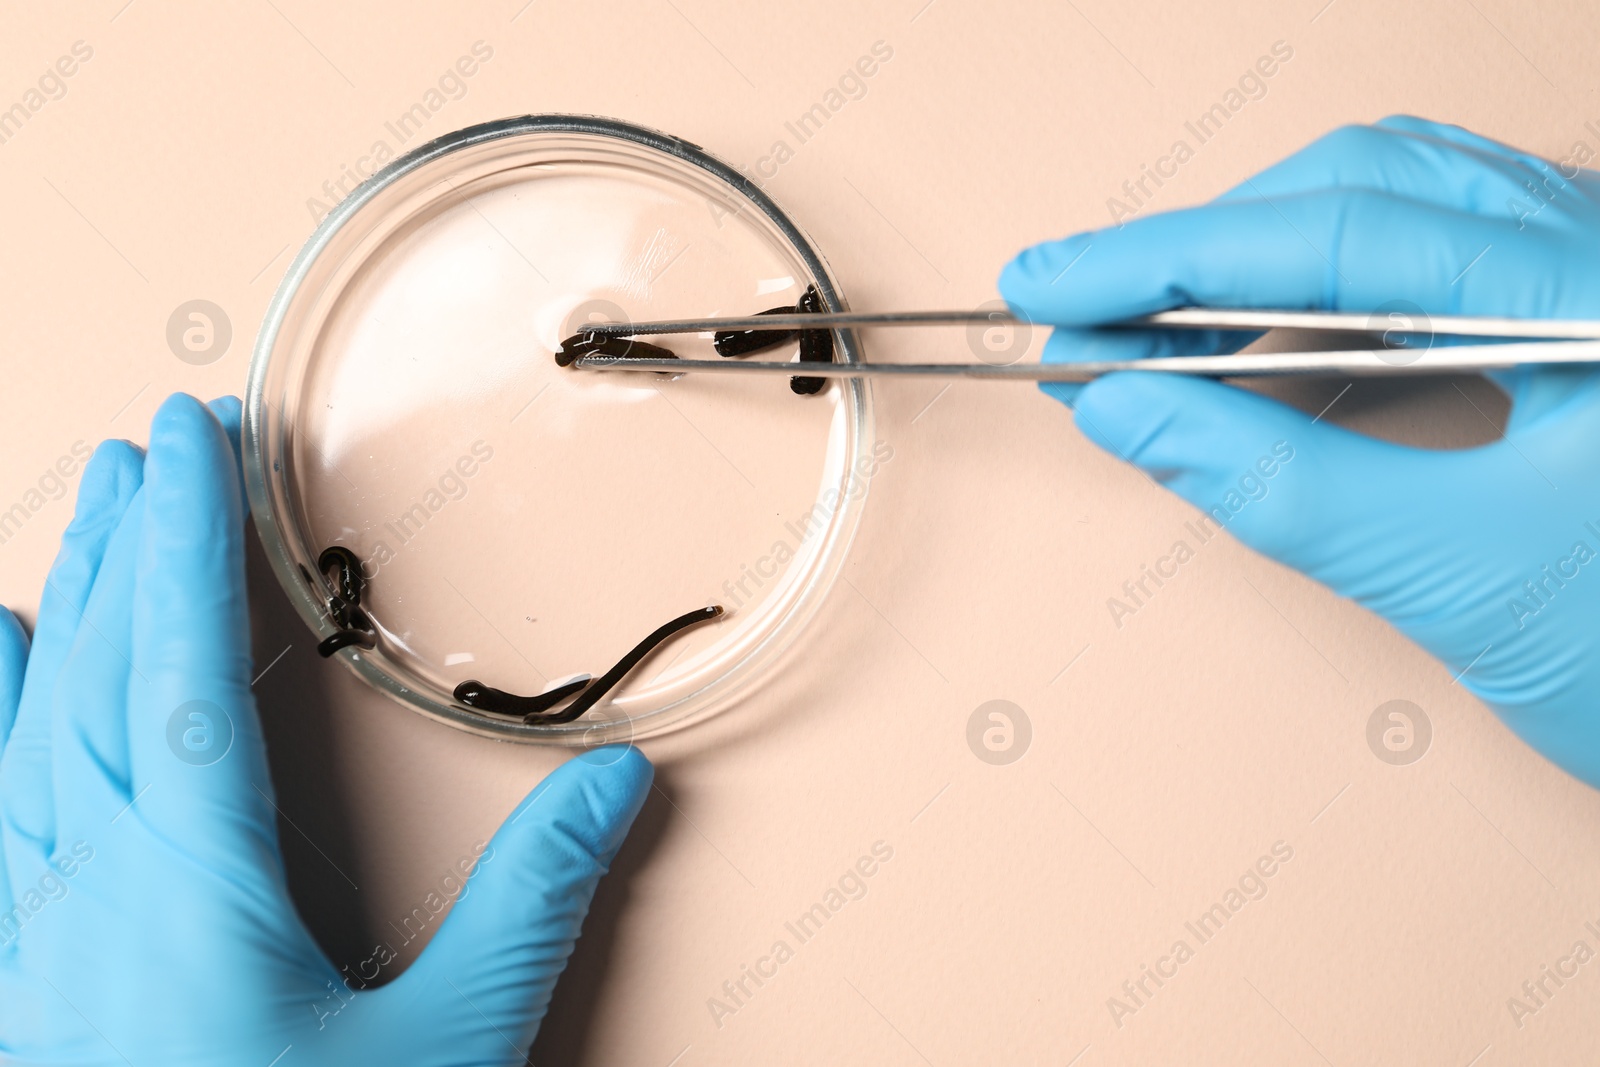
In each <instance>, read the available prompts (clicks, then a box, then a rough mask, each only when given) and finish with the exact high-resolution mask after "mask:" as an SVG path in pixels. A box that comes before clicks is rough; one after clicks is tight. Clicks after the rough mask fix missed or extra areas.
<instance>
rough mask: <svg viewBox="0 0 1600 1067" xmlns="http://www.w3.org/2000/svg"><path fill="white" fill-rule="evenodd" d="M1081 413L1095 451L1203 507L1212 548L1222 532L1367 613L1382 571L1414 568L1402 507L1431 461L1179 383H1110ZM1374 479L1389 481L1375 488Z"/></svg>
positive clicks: (1268, 403)
mask: <svg viewBox="0 0 1600 1067" xmlns="http://www.w3.org/2000/svg"><path fill="white" fill-rule="evenodd" d="M1076 412H1077V423H1078V426H1079V427H1080V428H1081V429H1082V430H1083V432H1084V433H1085V434H1086V435H1087V436H1088V437H1089V438H1090V439H1091V440H1093V441H1094V442H1096V443H1097V444H1099V445H1100V446H1101V447H1102V448H1105V449H1106V450H1107V451H1109V452H1111V453H1112V454H1114V455H1117V456H1120V457H1121V458H1123V459H1125V460H1127V461H1129V462H1132V463H1134V464H1137V465H1138V466H1139V467H1141V468H1143V469H1144V470H1145V471H1146V472H1148V473H1149V474H1150V476H1151V477H1152V478H1154V479H1155V480H1156V481H1158V482H1160V483H1161V484H1162V485H1164V486H1166V487H1167V488H1168V489H1171V490H1172V491H1173V492H1175V493H1177V494H1178V495H1179V496H1181V497H1183V498H1184V499H1185V500H1187V501H1189V503H1191V504H1193V505H1194V506H1195V507H1197V508H1199V509H1200V510H1201V511H1202V512H1203V513H1204V514H1203V515H1202V517H1201V518H1200V519H1199V520H1196V523H1195V526H1196V528H1197V529H1198V530H1200V532H1201V533H1203V534H1205V535H1206V537H1207V538H1208V539H1209V536H1210V535H1211V534H1212V533H1214V531H1215V530H1216V529H1226V530H1227V531H1228V532H1230V533H1232V534H1233V535H1234V536H1235V537H1237V538H1238V539H1239V540H1240V541H1242V542H1243V543H1244V544H1246V545H1248V546H1250V547H1251V548H1254V549H1256V550H1257V551H1259V552H1261V553H1263V554H1264V555H1267V556H1270V557H1271V558H1273V559H1276V560H1279V561H1280V562H1283V563H1285V564H1287V565H1289V566H1291V567H1294V568H1295V569H1297V570H1300V571H1303V572H1305V573H1306V574H1308V575H1310V576H1311V577H1313V578H1315V579H1317V580H1318V581H1321V582H1323V583H1324V584H1326V585H1328V586H1330V587H1332V588H1333V589H1334V590H1335V591H1336V592H1339V593H1341V594H1343V595H1346V596H1352V597H1356V598H1358V599H1363V598H1366V599H1364V602H1368V601H1369V600H1370V597H1371V596H1372V594H1373V593H1374V590H1373V589H1372V588H1370V583H1371V582H1372V580H1373V578H1374V577H1375V576H1378V577H1379V578H1380V579H1381V578H1382V576H1383V575H1384V573H1385V568H1390V569H1389V571H1388V572H1387V573H1388V580H1390V581H1391V582H1392V581H1393V580H1394V578H1395V573H1396V570H1395V568H1400V569H1404V568H1405V567H1408V566H1410V564H1405V563H1402V562H1400V561H1399V560H1398V557H1400V556H1401V555H1402V554H1403V549H1402V546H1404V545H1407V544H1409V543H1410V541H1409V540H1408V539H1407V537H1406V536H1405V534H1406V533H1407V531H1406V529H1405V525H1406V523H1407V521H1408V519H1407V518H1406V516H1407V515H1408V514H1410V513H1409V511H1408V509H1407V508H1405V507H1403V506H1401V505H1402V504H1403V503H1404V502H1405V501H1404V498H1405V497H1406V496H1407V494H1408V493H1409V492H1410V491H1411V488H1410V487H1411V486H1412V484H1414V483H1413V476H1412V474H1411V471H1412V470H1413V469H1417V468H1420V467H1422V466H1424V465H1425V461H1426V459H1427V458H1428V457H1427V456H1426V454H1422V453H1418V452H1416V451H1415V450H1413V449H1409V448H1404V447H1401V446H1397V445H1392V444H1389V443H1387V442H1382V441H1376V440H1373V439H1371V438H1368V437H1363V436H1361V435H1358V434H1353V433H1350V432H1348V431H1345V430H1342V429H1340V428H1338V427H1335V426H1330V425H1328V424H1327V423H1323V422H1314V421H1313V420H1312V419H1311V418H1310V417H1308V416H1307V415H1305V414H1303V413H1302V412H1300V411H1297V410H1295V409H1293V408H1290V407H1288V406H1286V405H1284V404H1280V403H1278V402H1277V401H1275V400H1271V399H1269V398H1266V397H1262V396H1259V395H1257V394H1254V393H1249V392H1245V391H1244V390H1241V389H1235V388H1233V387H1231V386H1227V385H1223V384H1222V383H1220V382H1214V381H1209V380H1204V379H1196V378H1185V377H1180V376H1178V375H1168V374H1114V375H1110V376H1108V377H1105V378H1102V379H1100V380H1098V381H1096V382H1093V383H1091V384H1090V385H1089V386H1088V387H1087V388H1086V389H1085V390H1084V391H1083V393H1082V394H1080V395H1079V397H1078V403H1077V408H1076ZM1374 470H1385V471H1386V472H1388V473H1387V474H1386V477H1385V478H1383V479H1381V480H1376V479H1373V478H1372V476H1371V472H1372V471H1374ZM1423 476H1424V475H1422V474H1420V473H1419V474H1417V475H1416V477H1423ZM1353 540H1359V541H1360V542H1361V544H1362V546H1363V550H1362V551H1360V552H1356V551H1354V550H1353V548H1352V541H1353ZM1386 546H1391V547H1386ZM1180 562H1181V561H1180ZM1129 606H1130V607H1133V608H1137V607H1138V606H1139V605H1137V604H1132V605H1129Z"/></svg>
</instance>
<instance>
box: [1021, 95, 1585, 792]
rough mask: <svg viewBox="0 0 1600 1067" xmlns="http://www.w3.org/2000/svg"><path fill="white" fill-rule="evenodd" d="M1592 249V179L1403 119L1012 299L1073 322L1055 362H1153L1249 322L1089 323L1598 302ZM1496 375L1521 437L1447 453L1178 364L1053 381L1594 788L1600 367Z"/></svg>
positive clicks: (1338, 143)
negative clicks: (1156, 371) (1354, 428)
mask: <svg viewBox="0 0 1600 1067" xmlns="http://www.w3.org/2000/svg"><path fill="white" fill-rule="evenodd" d="M1085 249H1088V251H1087V252H1086V251H1085ZM1597 249H1600V177H1597V176H1596V175H1594V174H1591V173H1588V172H1583V171H1580V170H1579V169H1578V168H1577V167H1575V166H1572V165H1562V166H1557V165H1554V164H1550V163H1546V162H1544V161H1542V160H1540V159H1538V158H1536V157H1534V156H1531V155H1529V154H1527V153H1525V152H1520V151H1517V150H1515V149H1512V148H1508V147H1506V146H1504V145H1501V144H1498V143H1496V142H1494V141H1490V140H1487V139H1485V138H1483V137H1480V136H1477V135H1476V134H1473V133H1469V132H1468V131H1466V130H1463V129H1460V128H1458V127H1454V126H1445V125H1439V124H1436V123H1432V122H1426V121H1423V120H1420V119H1415V118H1405V117H1397V118H1391V119H1386V120H1384V121H1383V122H1381V123H1379V124H1378V126H1377V127H1351V128H1347V129H1341V130H1338V131H1336V132H1334V133H1331V134H1329V135H1328V136H1326V137H1324V138H1322V139H1321V140H1319V141H1317V142H1316V143H1314V144H1312V145H1310V146H1309V147H1307V148H1305V149H1304V150H1302V151H1301V152H1299V153H1297V154H1296V155H1294V156H1292V157H1290V158H1289V159H1287V160H1285V161H1284V162H1282V163H1279V164H1277V165H1276V166H1274V167H1272V168H1270V169H1268V170H1266V171H1265V172H1263V173H1261V174H1259V175H1257V176H1256V177H1255V178H1253V179H1251V180H1249V181H1246V182H1245V183H1244V184H1243V185H1241V186H1239V187H1238V188H1237V189H1234V190H1232V191H1230V192H1228V193H1227V194H1225V195H1224V196H1222V197H1219V198H1218V199H1217V200H1216V201H1214V202H1212V203H1210V204H1207V205H1205V206H1203V207H1198V208H1193V209H1189V210H1184V211H1175V212H1172V213H1170V214H1164V215H1154V216H1151V217H1148V218H1144V219H1139V220H1137V221H1134V222H1130V223H1128V224H1126V225H1124V226H1123V227H1121V228H1119V229H1106V230H1100V231H1097V232H1093V233H1086V234H1079V235H1077V236H1075V237H1071V238H1068V239H1066V240H1064V241H1060V242H1056V243H1052V244H1045V245H1040V246H1038V247H1035V248H1031V249H1029V250H1027V251H1025V252H1023V253H1022V254H1021V255H1019V256H1018V257H1017V258H1016V259H1015V260H1014V261H1012V262H1011V263H1010V264H1009V265H1007V267H1006V268H1005V270H1004V272H1003V273H1002V275H1001V278H1000V289H1001V292H1002V293H1003V294H1004V295H1005V298H1006V299H1007V301H1009V302H1010V303H1011V305H1012V306H1013V307H1014V308H1015V309H1017V310H1018V311H1020V312H1022V313H1025V314H1027V315H1029V316H1031V317H1032V318H1034V319H1035V320H1037V321H1040V322H1048V323H1052V324H1057V325H1059V326H1062V327H1067V328H1066V329H1058V330H1056V331H1055V334H1054V335H1053V336H1052V338H1051V341H1050V343H1049V345H1048V347H1047V349H1046V354H1045V358H1046V359H1048V360H1066V359H1077V358H1093V359H1104V358H1141V357H1147V356H1151V355H1155V354H1158V353H1159V354H1191V353H1194V352H1200V351H1210V350H1212V348H1211V346H1212V345H1215V344H1218V343H1219V342H1222V343H1223V347H1236V346H1238V345H1239V344H1242V343H1243V342H1244V341H1245V340H1248V337H1247V336H1244V337H1241V336H1232V337H1219V336H1218V335H1215V334H1212V335H1197V334H1183V333H1179V334H1159V335H1156V334H1154V333H1136V334H1132V335H1110V334H1111V332H1110V331H1107V334H1108V335H1107V336H1101V335H1094V336H1092V337H1091V336H1088V335H1085V334H1084V333H1083V332H1081V330H1078V329H1073V328H1074V327H1083V326H1086V325H1091V324H1094V323H1100V322H1107V321H1110V320H1114V319H1121V318H1125V317H1128V316H1133V315H1140V314H1145V313H1148V312H1154V311H1159V310H1162V309H1165V308H1171V307H1176V306H1180V305H1186V304H1194V305H1210V306H1215V307H1262V308H1325V309H1331V310H1347V311H1371V310H1374V309H1377V308H1380V307H1382V306H1383V305H1384V304H1386V303H1388V302H1390V301H1395V300H1403V301H1410V302H1412V303H1413V304H1416V305H1420V307H1421V308H1422V309H1424V310H1425V311H1426V312H1428V313H1429V314H1465V315H1514V316H1526V317H1570V318H1600V253H1597ZM1079 255H1082V257H1083V258H1082V260H1081V261H1080V262H1078V263H1077V264H1076V265H1075V266H1073V267H1071V269H1066V268H1067V267H1068V264H1070V263H1072V261H1073V260H1074V259H1075V258H1076V257H1078V256H1079ZM1492 377H1493V378H1494V380H1495V382H1496V383H1497V384H1498V385H1499V386H1500V387H1501V388H1503V389H1504V390H1505V391H1506V393H1507V394H1508V395H1509V396H1510V397H1511V400H1512V404H1513V407H1512V412H1511V418H1510V423H1509V425H1508V427H1507V429H1506V434H1505V439H1504V440H1502V441H1497V442H1495V443H1493V444H1490V445H1487V446H1484V447H1482V448H1473V449H1468V450H1463V451H1451V452H1438V451H1424V450H1419V449H1414V448H1406V447H1401V446H1398V445H1393V444H1388V443H1385V442H1381V441H1376V440H1373V439H1371V438H1368V437H1364V436H1361V435H1358V434H1354V433H1349V432H1347V431H1345V430H1342V429H1339V428H1337V427H1335V426H1331V425H1328V424H1327V423H1326V422H1316V423H1314V422H1313V421H1312V419H1311V418H1310V417H1308V416H1306V415H1304V414H1301V413H1300V412H1299V411H1296V410H1293V409H1291V408H1289V407H1286V406H1284V405H1283V404H1280V403H1277V402H1275V401H1273V400H1269V399H1265V398H1262V397H1260V396H1256V395H1252V394H1250V393H1247V392H1244V391H1242V390H1239V389H1234V388H1231V387H1229V386H1226V385H1222V384H1220V383H1217V382H1213V381H1205V380H1197V379H1188V378H1184V377H1180V376H1175V375H1143V374H1121V375H1113V376H1109V377H1106V378H1103V379H1100V380H1099V381H1096V382H1094V383H1092V384H1089V385H1087V386H1085V387H1082V389H1081V392H1078V391H1075V390H1071V389H1068V390H1059V389H1052V390H1051V391H1052V392H1054V393H1056V395H1058V396H1061V397H1062V399H1064V400H1067V401H1068V402H1070V403H1074V404H1075V407H1076V413H1077V423H1078V426H1079V428H1080V429H1081V430H1082V431H1083V432H1084V433H1085V434H1086V435H1088V437H1089V438H1090V439H1091V440H1093V441H1095V442H1096V443H1098V444H1099V445H1101V446H1102V447H1104V448H1106V449H1108V450H1110V451H1111V452H1113V453H1115V454H1117V455H1120V456H1122V457H1124V458H1126V459H1129V460H1131V461H1132V462H1134V463H1136V464H1138V465H1139V466H1141V467H1143V468H1144V469H1145V470H1146V471H1148V472H1149V473H1150V475H1151V476H1152V477H1154V478H1156V479H1157V480H1159V481H1160V482H1161V483H1162V484H1163V485H1166V486H1167V487H1169V488H1171V489H1172V490H1173V491H1175V492H1177V493H1178V494H1179V495H1180V496H1182V497H1184V498H1185V499H1186V500H1188V501H1190V502H1191V503H1193V504H1195V505H1196V506H1198V507H1200V508H1201V509H1203V510H1207V511H1210V510H1211V509H1213V508H1214V507H1216V506H1218V505H1221V507H1222V510H1221V511H1220V513H1217V514H1219V515H1220V519H1221V520H1223V521H1224V522H1225V525H1226V528H1227V529H1228V530H1229V531H1230V532H1231V533H1232V534H1233V535H1234V536H1235V537H1237V538H1238V539H1239V540H1241V541H1243V542H1244V543H1245V544H1247V545H1249V546H1251V547H1252V548H1254V549H1256V550H1257V551H1260V552H1262V553H1264V554H1266V555H1268V556H1271V557H1272V558H1274V559H1277V560H1280V561H1282V562H1283V563H1286V564H1288V565H1289V566H1291V567H1295V568H1298V569H1299V570H1301V571H1304V572H1305V573H1306V574H1308V575H1310V576H1311V577H1313V578H1315V579H1316V580H1318V581H1320V582H1323V583H1324V584H1326V585H1328V586H1329V587H1331V588H1332V589H1333V590H1334V591H1335V592H1337V593H1339V594H1341V595H1343V596H1347V597H1350V598H1352V599H1354V600H1355V601H1357V602H1358V603H1360V604H1362V605H1364V606H1366V607H1368V608H1370V609H1371V610H1373V611H1375V612H1377V613H1378V614H1380V615H1382V616H1383V617H1385V618H1386V619H1388V620H1389V621H1390V622H1392V623H1393V624H1394V625H1395V626H1397V627H1398V628H1399V629H1400V630H1401V631H1402V632H1404V633H1405V634H1407V635H1408V636H1409V637H1411V638H1412V640H1414V641H1416V642H1417V643H1418V644H1419V645H1421V646H1422V647H1423V648H1425V649H1427V650H1428V651H1429V652H1431V653H1432V654H1433V655H1434V656H1436V657H1438V658H1439V659H1440V660H1442V661H1443V662H1444V663H1445V665H1446V666H1447V667H1448V668H1449V669H1450V671H1451V673H1452V675H1454V674H1457V673H1458V672H1463V671H1464V672H1465V674H1464V675H1463V676H1462V682H1463V684H1465V685H1466V686H1468V687H1469V688H1470V689H1471V690H1472V691H1473V692H1475V693H1476V694H1477V695H1478V696H1479V697H1481V698H1482V699H1483V700H1484V701H1485V702H1487V703H1488V704H1489V705H1490V706H1491V707H1493V708H1494V709H1495V711H1496V712H1498V713H1499V714H1500V716H1501V717H1502V718H1503V719H1504V720H1505V721H1506V722H1507V723H1508V724H1509V725H1510V726H1511V727H1512V729H1514V730H1515V731H1516V732H1517V733H1518V734H1520V735H1521V736H1522V737H1523V738H1525V739H1526V740H1527V741H1528V742H1529V743H1530V744H1532V745H1533V746H1534V747H1535V748H1536V749H1538V750H1539V751H1540V752H1542V753H1544V754H1545V755H1546V756H1548V757H1549V758H1550V759H1552V760H1554V761H1555V762H1557V763H1558V764H1560V765H1561V766H1563V767H1565V768H1566V769H1567V770H1569V771H1571V772H1572V773H1573V774H1575V775H1577V776H1578V777H1579V778H1582V779H1583V780H1584V781H1586V782H1589V783H1590V784H1592V785H1600V714H1597V712H1600V372H1596V371H1593V370H1587V369H1565V370H1532V369H1526V368H1524V369H1522V370H1518V371H1515V372H1508V373H1497V374H1495V375H1493V376H1492ZM1462 407H1463V415H1462V417H1463V418H1467V419H1477V418H1479V416H1478V415H1475V414H1473V413H1472V411H1471V410H1470V409H1468V408H1467V407H1466V404H1463V405H1462ZM1279 442H1283V443H1284V445H1283V446H1281V447H1283V448H1288V449H1292V452H1293V458H1292V459H1291V460H1290V461H1289V462H1287V463H1281V464H1278V463H1272V462H1269V463H1268V466H1270V467H1273V468H1275V470H1274V473H1273V474H1272V476H1271V478H1270V480H1269V479H1267V478H1265V477H1263V476H1262V474H1260V473H1257V471H1258V468H1257V463H1258V461H1260V459H1261V458H1262V457H1264V456H1265V457H1271V456H1272V455H1273V450H1274V447H1275V446H1277V445H1278V443H1279ZM1252 476H1253V480H1252V481H1248V482H1245V483H1244V485H1242V484H1241V480H1242V479H1249V478H1252ZM1257 483H1265V484H1266V485H1267V487H1268V489H1269V495H1267V496H1265V497H1264V498H1262V499H1259V500H1254V501H1252V500H1250V499H1249V493H1248V492H1246V491H1243V490H1244V489H1245V487H1246V486H1250V487H1253V486H1254V485H1256V484H1257ZM1230 493H1232V496H1230V495H1229V494H1230ZM1234 505H1241V506H1238V507H1234ZM1591 524H1592V525H1591Z"/></svg>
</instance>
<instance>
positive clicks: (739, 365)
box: [563, 307, 1600, 382]
mask: <svg viewBox="0 0 1600 1067" xmlns="http://www.w3.org/2000/svg"><path fill="white" fill-rule="evenodd" d="M1008 325H1009V326H1030V327H1031V326H1034V325H1044V324H1036V323H1033V322H1031V321H1030V320H1028V319H1024V318H1020V317H1018V316H1015V315H1011V314H1009V313H1006V312H1001V311H986V310H979V311H892V312H831V313H823V314H817V313H797V314H772V313H768V314H765V315H747V316H737V317H723V318H703V319H673V320H664V321H659V322H606V323H592V324H589V325H586V326H585V327H584V328H583V331H582V333H581V334H580V335H579V336H582V337H589V338H595V339H606V338H634V337H649V336H658V335H663V334H690V333H713V334H721V333H729V332H734V331H749V330H760V331H784V330H790V331H793V330H802V329H803V330H811V329H825V328H852V327H882V326H1008ZM1095 328H1096V329H1108V330H1112V329H1177V330H1197V329H1199V330H1236V331H1264V330H1270V329H1296V330H1316V331H1338V332H1351V333H1366V334H1373V335H1380V336H1381V337H1382V338H1383V342H1384V343H1383V344H1381V345H1379V346H1377V347H1371V348H1357V349H1344V350H1340V351H1331V352H1251V353H1244V354H1237V355H1201V356H1162V357H1154V358H1151V359H1135V360H1103V361H1098V362H1081V363H1016V364H1008V365H1006V364H998V365H997V364H989V363H865V362H854V363H798V362H793V361H787V360H786V361H782V362H773V361H744V360H737V359H726V360H722V359H677V358H670V357H650V358H640V357H635V356H628V355H608V354H584V355H578V356H577V357H576V358H572V359H570V361H568V362H565V363H563V365H565V366H571V367H573V368H575V369H582V370H598V371H608V370H621V371H654V372H657V373H663V372H664V373H668V374H683V373H698V372H714V373H718V374H776V375H794V374H795V373H796V372H797V371H798V372H800V373H802V374H804V375H805V376H806V377H814V378H856V377H863V376H871V377H901V378H938V377H954V378H978V379H990V380H998V381H1040V382H1085V381H1089V380H1091V379H1094V378H1098V377H1099V376H1101V375H1102V374H1111V373H1113V372H1120V371H1144V372H1148V371H1166V372H1169V373H1174V374H1191V375H1199V376H1203V377H1212V378H1234V377H1261V376H1268V375H1325V376H1342V375H1352V376H1355V375H1361V376H1373V375H1389V374H1406V375H1410V374H1475V373H1480V372H1482V371H1488V370H1508V369H1510V368H1512V367H1518V366H1523V365H1529V364H1545V365H1548V364H1561V363H1600V320H1595V319H1513V318H1479V317H1465V316H1445V315H1435V316H1424V315H1420V314H1418V315H1405V314H1400V313H1397V314H1396V316H1395V317H1392V318H1390V317H1386V316H1384V314H1383V313H1382V312H1377V313H1369V312H1321V311H1269V310H1229V309H1223V308H1200V307H1190V308H1179V309H1177V310H1173V311H1163V312H1160V313H1158V314H1154V315H1146V316H1143V317H1140V318H1135V319H1127V320H1125V321H1122V322H1117V323H1110V324H1106V325H1104V326H1097V327H1095ZM1392 337H1396V338H1400V339H1401V340H1399V341H1397V342H1395V343H1390V339H1391V338H1392ZM1438 337H1486V338H1500V339H1502V340H1501V341H1500V342H1499V343H1494V344H1478V345H1473V344H1450V345H1441V346H1438V347H1433V342H1434V339H1435V338H1438Z"/></svg>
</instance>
